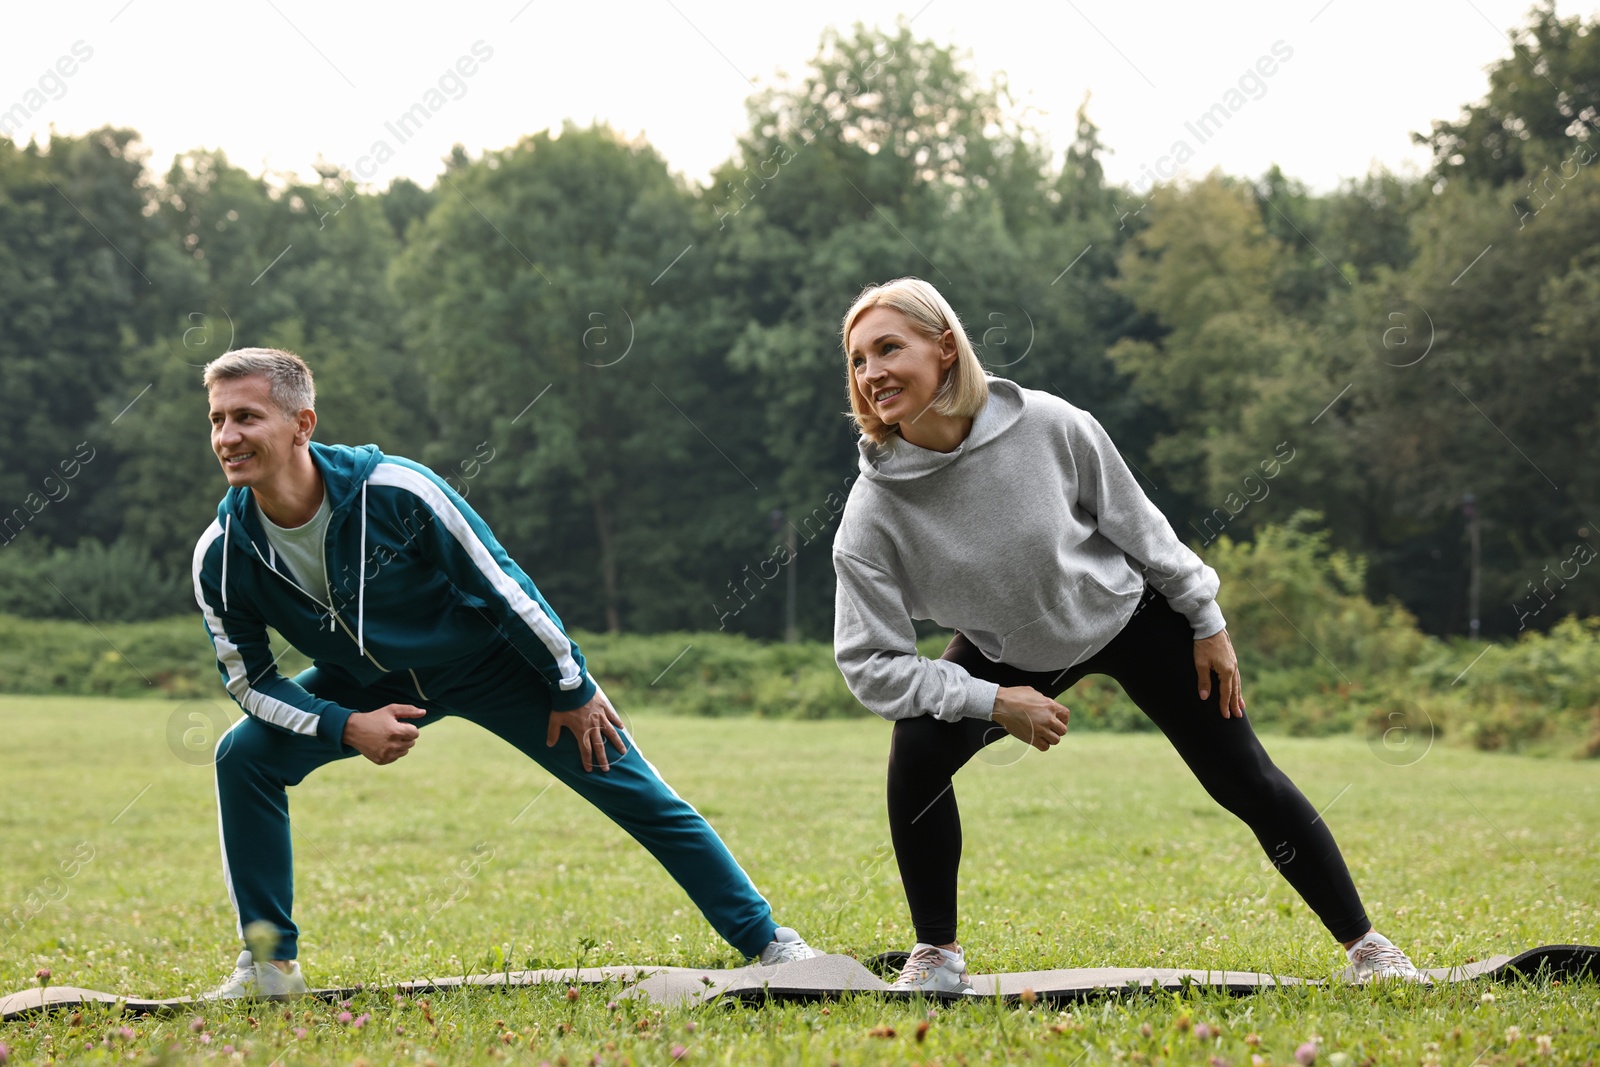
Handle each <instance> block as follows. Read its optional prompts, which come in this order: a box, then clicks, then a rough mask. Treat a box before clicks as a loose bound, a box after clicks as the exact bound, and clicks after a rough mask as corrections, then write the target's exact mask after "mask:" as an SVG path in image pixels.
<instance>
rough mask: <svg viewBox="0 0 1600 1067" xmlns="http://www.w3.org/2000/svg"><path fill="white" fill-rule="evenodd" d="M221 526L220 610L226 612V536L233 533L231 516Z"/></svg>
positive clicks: (226, 517)
mask: <svg viewBox="0 0 1600 1067" xmlns="http://www.w3.org/2000/svg"><path fill="white" fill-rule="evenodd" d="M224 519H225V521H224V522H223V525H222V610H223V611H227V610H228V535H229V534H230V533H232V532H233V516H232V515H231V514H230V515H227V516H225V517H224Z"/></svg>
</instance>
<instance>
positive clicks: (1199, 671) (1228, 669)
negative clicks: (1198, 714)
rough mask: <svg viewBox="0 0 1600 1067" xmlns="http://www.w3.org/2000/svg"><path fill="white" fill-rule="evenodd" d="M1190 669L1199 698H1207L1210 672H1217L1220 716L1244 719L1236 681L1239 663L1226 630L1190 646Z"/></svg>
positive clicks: (1240, 689)
mask: <svg viewBox="0 0 1600 1067" xmlns="http://www.w3.org/2000/svg"><path fill="white" fill-rule="evenodd" d="M1194 670H1195V674H1196V675H1197V676H1198V678H1199V681H1200V699H1201V700H1205V699H1207V698H1208V697H1210V696H1211V672H1212V671H1216V672H1217V678H1218V679H1219V680H1220V681H1221V682H1222V692H1221V701H1220V703H1221V705H1222V717H1223V718H1224V719H1226V718H1228V717H1229V716H1230V715H1237V716H1239V718H1241V719H1242V718H1244V690H1243V689H1242V688H1241V685H1242V684H1243V683H1242V682H1241V680H1240V678H1239V661H1238V659H1236V658H1235V657H1234V654H1233V642H1232V641H1230V640H1228V631H1226V630H1218V631H1217V632H1216V633H1214V634H1212V635H1211V636H1210V637H1206V638H1202V639H1201V640H1199V641H1196V642H1195V643H1194Z"/></svg>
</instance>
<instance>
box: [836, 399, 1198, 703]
mask: <svg viewBox="0 0 1600 1067" xmlns="http://www.w3.org/2000/svg"><path fill="white" fill-rule="evenodd" d="M988 381H989V401H988V403H987V404H986V405H985V406H984V408H983V409H982V410H981V411H980V412H979V413H978V414H977V415H976V416H975V417H974V418H973V421H972V432H971V433H970V434H968V436H967V439H966V440H965V441H963V442H962V443H961V445H960V446H959V447H957V448H956V449H955V450H954V451H952V452H934V451H930V450H928V449H925V448H919V447H917V446H916V445H913V444H911V443H910V442H908V441H906V440H904V439H903V438H900V437H898V436H896V437H893V438H891V439H890V441H889V442H887V443H886V444H885V445H877V444H874V443H873V442H872V441H871V440H870V439H869V438H867V437H864V436H863V437H862V438H861V439H860V442H859V444H860V449H861V473H862V474H863V475H864V477H861V478H857V479H856V481H855V482H854V484H853V485H852V486H851V489H850V499H849V500H848V501H847V502H846V504H845V508H844V513H843V515H842V516H841V518H840V520H839V529H838V532H837V534H836V535H835V537H834V542H833V565H834V570H835V571H836V572H837V573H838V579H839V581H838V591H837V594H836V601H835V609H834V623H833V643H834V658H835V659H836V661H837V662H838V664H839V670H840V671H842V672H843V673H844V678H845V682H846V683H847V684H848V685H849V686H850V691H851V692H852V693H854V694H855V696H856V699H857V700H859V701H861V703H862V704H864V705H866V706H867V707H868V708H869V709H871V710H872V711H873V712H875V713H877V714H878V715H881V716H883V717H884V718H886V719H904V718H909V717H911V716H914V715H932V716H934V717H935V718H939V719H946V720H955V719H959V718H962V717H971V718H978V719H988V718H991V717H992V715H993V712H994V698H995V692H996V691H997V690H998V689H999V686H998V685H996V684H995V683H994V682H985V681H981V680H979V679H977V678H974V677H972V675H970V674H968V673H967V672H966V670H965V669H964V668H962V667H959V666H957V665H956V664H954V663H951V662H949V661H946V660H938V659H926V658H924V657H923V656H921V655H919V654H918V653H917V648H916V636H915V632H914V631H913V629H912V625H911V620H912V619H932V620H933V621H934V622H936V623H938V624H939V625H940V626H945V627H949V628H952V629H957V630H960V631H961V632H962V633H963V634H965V635H966V636H967V637H968V639H970V640H971V641H972V643H973V644H974V645H976V646H977V647H978V649H979V650H980V651H981V652H983V654H984V655H985V656H987V657H989V658H990V659H991V660H994V661H996V662H1004V663H1007V664H1010V665H1011V666H1014V667H1020V668H1021V669H1023V670H1026V671H1059V670H1065V669H1066V668H1068V667H1071V666H1073V665H1075V664H1078V663H1081V662H1083V661H1084V660H1086V659H1088V658H1089V657H1090V656H1092V655H1094V654H1095V653H1096V652H1098V651H1099V650H1100V649H1101V648H1103V647H1104V646H1105V645H1107V644H1108V643H1110V641H1111V639H1112V638H1113V637H1115V636H1116V635H1117V633H1118V632H1119V631H1121V629H1122V628H1123V626H1125V625H1126V624H1127V622H1128V620H1129V619H1131V618H1132V617H1133V612H1134V609H1135V608H1136V607H1137V606H1138V603H1139V599H1140V597H1141V596H1142V595H1143V592H1144V587H1145V583H1146V582H1148V583H1149V584H1150V585H1152V586H1154V587H1155V588H1156V590H1157V591H1158V592H1160V593H1161V594H1162V595H1163V596H1165V597H1166V598H1167V600H1168V602H1169V603H1171V605H1172V606H1173V607H1174V608H1175V609H1176V610H1178V611H1180V612H1182V613H1183V614H1184V615H1185V616H1187V617H1188V619H1189V622H1190V624H1191V625H1192V626H1193V629H1194V636H1195V639H1196V640H1198V639H1200V638H1203V637H1209V636H1211V635H1212V634H1215V633H1217V632H1219V631H1220V630H1222V629H1223V628H1224V627H1225V625H1226V622H1225V620H1224V619H1223V617H1222V610H1221V609H1220V608H1219V607H1217V602H1216V596H1217V589H1218V586H1219V585H1220V582H1219V580H1218V578H1217V572H1216V571H1215V570H1213V569H1212V568H1210V567H1208V566H1206V565H1205V563H1203V562H1202V561H1201V559H1200V557H1199V556H1197V555H1195V553H1194V552H1193V551H1192V550H1190V549H1189V548H1188V547H1187V546H1186V545H1184V544H1183V542H1181V541H1179V540H1178V537H1177V535H1176V534H1175V533H1173V530H1172V525H1171V524H1170V523H1168V522H1167V520H1166V517H1165V516H1163V515H1162V514H1161V512H1160V511H1158V510H1157V509H1156V506H1155V505H1154V504H1152V503H1151V502H1150V500H1149V498H1148V497H1146V496H1145V495H1144V491H1143V490H1142V489H1140V488H1139V483H1138V482H1136V481H1135V480H1134V478H1133V475H1132V474H1131V473H1129V471H1128V466H1127V464H1126V463H1124V462H1123V460H1122V456H1121V455H1120V454H1119V453H1118V452H1117V449H1116V446H1115V445H1113V444H1112V443H1111V439H1110V438H1109V437H1108V436H1107V435H1106V432H1105V430H1104V429H1103V428H1102V427H1101V426H1100V423H1099V422H1098V421H1097V420H1096V419H1095V417H1094V416H1093V415H1091V414H1089V413H1088V412H1087V411H1084V410H1083V409H1082V408H1079V407H1074V406H1073V405H1072V404H1070V403H1068V402H1067V401H1065V400H1062V399H1061V398H1060V397H1057V396H1055V395H1053V394H1051V393H1045V392H1040V391H1039V390H1036V389H1024V388H1023V387H1021V386H1019V385H1017V384H1016V383H1015V382H1012V381H1009V380H1007V379H1004V378H989V379H988Z"/></svg>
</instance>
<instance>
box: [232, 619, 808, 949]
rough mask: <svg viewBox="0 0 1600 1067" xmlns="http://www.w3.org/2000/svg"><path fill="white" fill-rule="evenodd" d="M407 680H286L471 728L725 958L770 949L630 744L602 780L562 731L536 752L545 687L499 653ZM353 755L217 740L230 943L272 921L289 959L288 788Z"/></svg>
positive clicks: (709, 833)
mask: <svg viewBox="0 0 1600 1067" xmlns="http://www.w3.org/2000/svg"><path fill="white" fill-rule="evenodd" d="M418 674H419V675H420V678H413V676H412V675H411V673H410V672H409V671H405V672H396V673H393V674H390V675H387V676H385V677H384V678H383V679H380V680H379V681H378V682H377V683H375V684H373V685H367V686H362V685H358V684H357V683H356V682H355V681H354V680H353V679H351V678H349V677H348V676H347V675H345V674H344V673H343V672H342V671H339V670H338V669H336V668H334V669H330V668H326V667H312V668H311V669H309V670H307V671H304V672H302V673H301V674H300V675H299V676H298V677H296V679H295V680H296V681H297V682H299V683H300V684H301V685H302V686H304V687H305V688H306V689H307V690H309V691H310V692H312V693H314V694H315V695H317V696H319V697H322V698H323V699H325V700H331V701H334V702H335V703H338V704H341V705H343V706H345V707H348V708H353V709H355V710H356V711H373V710H375V709H377V708H381V707H383V706H384V705H386V704H413V705H416V706H417V707H420V708H422V709H424V710H425V711H427V712H428V714H427V716H426V717H424V718H421V719H416V720H412V721H414V722H415V723H416V724H417V725H418V726H420V727H422V728H424V729H425V728H426V727H427V726H428V725H429V724H432V723H435V722H438V721H439V720H440V719H442V718H444V717H445V716H448V715H458V716H460V717H461V718H463V719H466V720H467V721H469V722H474V723H477V724H478V725H479V726H481V727H483V728H484V729H486V730H488V731H489V732H490V733H492V734H495V735H496V736H497V737H500V738H501V739H503V740H505V741H508V742H510V743H511V744H512V745H515V746H516V747H517V748H518V749H520V750H521V751H522V752H523V753H524V754H525V755H527V756H528V757H529V758H531V759H532V760H533V761H534V762H535V763H537V764H539V766H541V767H543V768H544V769H545V770H547V771H549V772H550V773H551V774H552V775H554V776H555V777H556V778H557V779H559V780H560V781H562V782H564V783H565V784H566V785H568V786H570V787H571V788H572V789H573V790H575V791H576V792H577V793H578V794H579V795H580V796H582V797H583V798H584V799H585V800H587V801H589V803H591V804H593V805H594V806H595V807H596V808H599V809H600V811H602V812H604V813H605V815H606V816H607V817H608V818H610V819H611V821H612V822H615V823H616V824H617V825H618V826H620V827H622V828H623V829H624V830H626V831H627V832H628V833H629V834H631V835H632V836H633V838H634V839H635V840H636V841H638V842H639V843H640V844H641V845H643V846H644V847H645V848H646V849H648V850H649V851H650V854H651V855H653V856H654V857H655V858H656V859H657V860H658V861H659V862H660V863H661V865H662V866H663V867H665V868H666V869H667V872H668V873H669V874H670V875H671V876H672V877H673V878H674V879H675V880H676V881H677V883H678V884H679V885H680V886H682V887H683V889H684V890H685V891H686V892H687V893H688V894H689V898H690V899H691V900H692V901H694V903H695V904H696V905H697V906H698V907H699V908H700V911H701V913H702V914H704V915H705V917H706V919H707V921H709V922H710V923H711V926H712V927H713V928H714V929H715V930H716V931H717V933H718V934H720V935H721V936H722V937H723V939H724V940H726V941H727V942H728V943H729V944H730V945H732V946H733V947H734V948H736V949H738V950H739V951H740V952H742V953H744V955H745V956H755V955H757V954H759V953H760V951H761V950H762V949H763V948H765V947H766V945H767V943H768V942H770V941H771V940H772V936H773V933H774V931H775V930H776V925H775V924H774V922H773V920H772V911H771V908H770V907H769V906H768V904H767V901H766V900H765V899H763V898H762V896H761V894H760V893H758V892H757V891H756V888H755V886H754V885H753V884H752V883H751V881H750V878H749V876H748V875H746V874H745V872H744V870H743V869H742V868H740V866H739V864H738V863H737V862H736V861H735V860H734V858H733V856H732V854H731V853H729V851H728V848H727V846H726V845H724V844H723V843H722V839H721V838H719V837H718V836H717V834H716V831H715V830H713V829H712V828H711V826H710V825H709V824H708V823H707V822H706V821H705V819H704V818H703V817H702V816H701V815H700V813H699V812H697V811H695V809H694V808H693V807H691V806H690V805H689V804H688V802H686V801H685V800H684V799H683V798H682V797H680V796H678V794H677V793H675V792H673V791H672V789H671V787H670V786H668V785H667V783H666V782H664V781H662V780H661V776H660V775H659V774H658V773H657V772H656V769H655V768H654V767H652V766H651V765H650V763H649V761H647V760H646V759H645V758H644V756H643V754H641V753H640V751H639V748H638V746H637V745H636V744H635V743H634V740H633V738H632V737H631V736H626V735H625V737H626V742H627V745H628V752H627V754H626V755H624V756H621V757H619V756H618V755H617V753H616V750H615V748H613V747H612V746H610V745H609V744H608V745H607V751H606V755H607V757H608V759H609V760H610V762H611V770H610V771H602V770H599V769H598V768H596V769H595V770H593V771H585V770H584V769H583V766H582V764H581V763H580V762H579V757H578V742H577V738H575V737H574V736H573V735H572V732H571V731H570V730H562V731H561V736H560V740H559V741H558V742H557V743H556V745H555V746H554V747H548V746H546V744H545V737H546V731H547V730H548V728H549V721H550V704H549V689H548V687H547V686H546V684H545V681H544V679H543V678H542V677H541V676H540V675H539V674H538V673H537V672H536V671H535V670H534V669H533V668H532V667H531V666H530V665H528V664H527V663H526V662H524V661H523V660H522V659H521V658H520V657H518V656H515V655H510V654H503V650H502V654H498V655H493V656H490V657H488V658H486V659H484V660H482V661H480V662H478V663H476V664H474V665H472V668H471V670H470V671H462V670H460V669H453V670H449V671H444V670H440V671H437V672H434V671H429V672H426V673H423V672H420V671H419V672H418ZM430 676H432V677H430ZM444 678H455V679H462V678H466V679H470V682H466V683H463V682H460V681H457V682H456V684H455V686H454V687H453V688H452V687H451V686H450V685H448V684H446V683H445V682H444V681H443V679H444ZM421 693H426V694H427V696H426V697H424V696H422V695H421ZM619 732H621V731H619ZM356 755H359V753H358V752H357V751H356V750H355V749H354V748H351V747H350V746H348V745H339V746H334V745H330V744H329V743H328V742H327V741H325V740H323V739H321V738H318V737H308V736H305V735H301V734H294V733H290V732H288V731H286V730H282V729H280V728H278V727H276V726H272V725H269V724H267V723H265V722H262V721H261V720H259V719H255V718H252V717H251V716H249V715H246V716H244V717H243V718H242V719H240V720H239V721H238V722H236V723H235V724H234V725H233V727H232V728H231V729H229V730H228V731H227V733H225V734H223V735H222V737H221V738H220V739H219V740H218V742H217V759H216V775H217V805H218V812H219V820H220V826H221V836H222V862H223V878H224V880H225V881H226V882H227V885H228V893H229V896H230V897H231V898H232V900H233V903H234V906H235V909H236V910H237V912H238V915H239V929H240V933H241V936H242V934H243V930H244V928H245V927H246V926H248V925H249V924H250V923H252V922H256V921H266V922H269V923H271V924H272V925H273V926H275V927H277V929H278V933H279V940H278V947H277V950H276V952H275V953H274V956H275V957H276V958H278V959H284V960H289V959H294V958H295V957H296V956H297V955H298V941H299V930H298V929H297V928H296V926H295V924H294V921H293V919H292V918H291V913H292V912H293V909H294V856H293V850H292V847H291V845H290V831H289V794H288V788H289V787H290V786H296V785H299V784H300V783H301V781H303V780H304V779H305V777H306V775H308V774H310V773H311V772H312V771H314V770H316V769H317V768H318V767H321V766H322V765H323V764H326V763H331V762H333V761H334V760H339V759H348V758H350V757H351V756H356Z"/></svg>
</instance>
